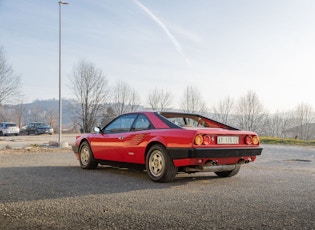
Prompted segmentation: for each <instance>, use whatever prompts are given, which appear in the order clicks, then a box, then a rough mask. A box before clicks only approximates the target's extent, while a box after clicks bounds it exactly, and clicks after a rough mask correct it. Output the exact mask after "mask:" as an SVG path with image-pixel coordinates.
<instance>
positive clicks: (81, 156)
mask: <svg viewBox="0 0 315 230" xmlns="http://www.w3.org/2000/svg"><path fill="white" fill-rule="evenodd" d="M95 131H96V133H91V134H83V135H81V136H78V137H77V138H76V141H75V143H74V145H73V146H72V149H73V151H74V153H75V155H76V157H77V159H78V160H79V161H80V165H81V168H83V169H95V168H96V167H97V165H98V164H99V163H100V164H109V165H111V164H113V163H117V162H120V163H133V164H139V165H143V166H145V168H146V171H147V174H148V175H149V177H150V178H151V180H153V181H156V182H165V181H171V180H173V179H174V178H175V176H176V174H177V173H178V172H187V173H194V172H214V173H215V174H217V175H218V176H219V177H230V176H234V175H236V174H237V173H238V171H239V170H240V167H241V165H242V164H246V163H249V162H252V161H254V160H255V159H256V156H257V155H260V154H261V152H262V148H261V147H260V143H259V137H258V135H257V134H256V133H254V132H250V131H241V130H238V129H236V128H233V127H231V126H228V125H225V124H222V123H220V122H217V121H214V120H212V119H209V118H206V117H204V116H201V115H198V114H187V113H176V112H134V113H127V114H123V115H120V116H118V117H117V118H115V119H114V120H113V121H111V122H110V123H109V124H108V125H106V126H105V127H104V128H102V129H101V128H98V127H97V128H95Z"/></svg>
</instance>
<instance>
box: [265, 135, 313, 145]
mask: <svg viewBox="0 0 315 230" xmlns="http://www.w3.org/2000/svg"><path fill="white" fill-rule="evenodd" d="M259 139H260V143H262V144H282V145H301V146H308V145H313V146H315V140H310V141H303V140H298V139H291V138H277V137H259Z"/></svg>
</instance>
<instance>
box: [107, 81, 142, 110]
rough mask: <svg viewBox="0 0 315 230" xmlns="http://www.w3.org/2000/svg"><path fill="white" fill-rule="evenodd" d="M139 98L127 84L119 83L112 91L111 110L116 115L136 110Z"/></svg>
mask: <svg viewBox="0 0 315 230" xmlns="http://www.w3.org/2000/svg"><path fill="white" fill-rule="evenodd" d="M139 104H140V100H139V96H138V94H137V93H136V91H135V90H134V89H132V88H131V87H130V86H129V85H128V84H127V83H125V82H122V81H119V82H117V83H116V85H115V87H114V91H113V109H114V111H115V113H116V114H117V115H120V114H123V113H126V112H132V111H135V110H137V109H138V106H139Z"/></svg>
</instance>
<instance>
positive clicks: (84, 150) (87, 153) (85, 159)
mask: <svg viewBox="0 0 315 230" xmlns="http://www.w3.org/2000/svg"><path fill="white" fill-rule="evenodd" d="M79 160H80V166H81V168H83V169H95V168H96V167H97V165H98V162H97V161H96V160H95V159H94V156H93V153H92V150H91V148H90V145H89V144H88V143H87V142H86V141H84V142H83V143H82V144H81V145H80V149H79Z"/></svg>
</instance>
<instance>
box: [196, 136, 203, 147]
mask: <svg viewBox="0 0 315 230" xmlns="http://www.w3.org/2000/svg"><path fill="white" fill-rule="evenodd" d="M202 142H203V137H202V135H201V134H198V135H196V136H195V144H196V145H202Z"/></svg>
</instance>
